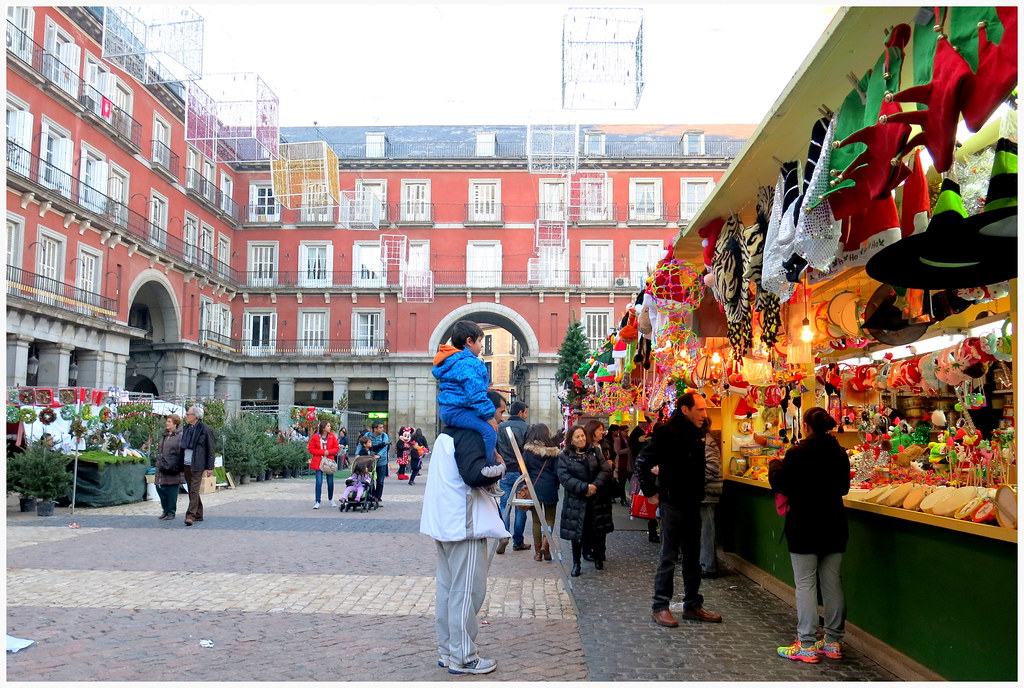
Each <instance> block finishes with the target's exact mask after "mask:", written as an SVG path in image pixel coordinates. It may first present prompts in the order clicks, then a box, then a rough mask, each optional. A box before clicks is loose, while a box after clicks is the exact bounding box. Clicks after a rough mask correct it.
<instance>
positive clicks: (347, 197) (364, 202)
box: [338, 190, 382, 229]
mask: <svg viewBox="0 0 1024 688" xmlns="http://www.w3.org/2000/svg"><path fill="white" fill-rule="evenodd" d="M339 206H340V211H339V212H340V216H339V220H338V221H339V223H340V224H341V226H342V227H344V228H345V229H380V220H381V209H382V206H381V201H380V197H379V196H378V195H377V194H375V193H374V192H373V191H369V190H364V191H342V192H341V199H340V202H339Z"/></svg>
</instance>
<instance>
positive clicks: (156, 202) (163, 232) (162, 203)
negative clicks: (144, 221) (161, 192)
mask: <svg viewBox="0 0 1024 688" xmlns="http://www.w3.org/2000/svg"><path fill="white" fill-rule="evenodd" d="M149 224H150V227H149V239H150V241H152V242H153V243H154V244H158V245H160V246H163V245H164V243H166V241H167V199H166V198H164V197H162V196H157V195H156V194H153V197H152V198H151V199H150V201H149Z"/></svg>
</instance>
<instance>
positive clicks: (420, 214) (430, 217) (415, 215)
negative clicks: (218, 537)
mask: <svg viewBox="0 0 1024 688" xmlns="http://www.w3.org/2000/svg"><path fill="white" fill-rule="evenodd" d="M395 218H396V222H401V223H408V224H433V222H434V204H433V203H422V202H419V201H402V202H401V203H399V204H398V212H397V214H396V215H395Z"/></svg>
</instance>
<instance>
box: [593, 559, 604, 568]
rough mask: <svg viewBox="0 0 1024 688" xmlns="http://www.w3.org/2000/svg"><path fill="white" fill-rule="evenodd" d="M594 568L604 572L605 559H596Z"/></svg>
mask: <svg viewBox="0 0 1024 688" xmlns="http://www.w3.org/2000/svg"><path fill="white" fill-rule="evenodd" d="M594 568H595V569H597V570H598V571H604V557H594Z"/></svg>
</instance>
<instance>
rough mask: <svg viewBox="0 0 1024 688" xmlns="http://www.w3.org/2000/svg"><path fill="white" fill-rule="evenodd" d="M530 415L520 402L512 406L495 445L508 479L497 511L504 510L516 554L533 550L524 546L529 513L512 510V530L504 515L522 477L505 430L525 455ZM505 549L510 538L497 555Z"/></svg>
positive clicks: (504, 484) (499, 547)
mask: <svg viewBox="0 0 1024 688" xmlns="http://www.w3.org/2000/svg"><path fill="white" fill-rule="evenodd" d="M528 415H529V407H528V406H527V405H526V404H525V403H523V402H521V401H514V402H512V407H511V408H510V409H509V418H508V420H506V421H503V422H502V423H501V424H500V425H498V440H497V442H496V444H495V446H496V447H497V449H498V453H499V454H501V458H502V459H503V460H504V461H505V477H504V478H502V479H501V482H499V483H498V487H500V488H501V489H502V491H504V493H505V494H503V495H502V496H501V504H500V505H499V507H498V508H499V509H500V510H501V515H502V518H503V519H504V521H505V528H506V529H507V530H510V531H511V532H512V549H513V550H515V551H516V552H521V551H522V550H525V549H530V546H529V545H527V544H525V543H524V542H523V535H524V534H525V532H526V512H525V511H522V510H520V509H512V511H513V512H514V513H515V520H514V521H513V524H512V527H509V526H510V524H509V517H508V515H506V513H505V509H506V507H507V506H508V500H509V499H511V498H512V497H514V496H515V495H513V494H512V486H513V485H515V482H516V481H517V480H519V478H520V477H521V476H522V475H523V474H522V472H520V470H519V460H518V459H517V458H516V454H515V451H514V450H513V449H512V443H511V441H509V439H508V432H507V431H506V430H505V428H511V429H512V436H513V437H514V438H515V442H516V444H517V445H518V447H519V453H520V454H522V452H523V443H524V442H525V438H526V431H527V430H528V429H529V427H530V424H529V423H527V422H526V418H527V416H528ZM524 484H525V483H524ZM506 547H508V538H502V539H501V541H500V542H499V543H498V549H497V553H498V554H504V553H505V548H506Z"/></svg>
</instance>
